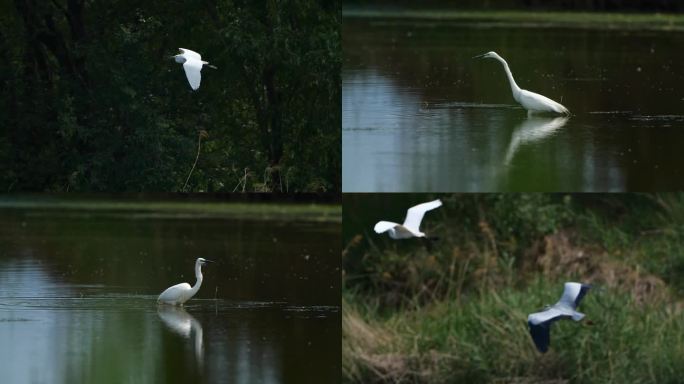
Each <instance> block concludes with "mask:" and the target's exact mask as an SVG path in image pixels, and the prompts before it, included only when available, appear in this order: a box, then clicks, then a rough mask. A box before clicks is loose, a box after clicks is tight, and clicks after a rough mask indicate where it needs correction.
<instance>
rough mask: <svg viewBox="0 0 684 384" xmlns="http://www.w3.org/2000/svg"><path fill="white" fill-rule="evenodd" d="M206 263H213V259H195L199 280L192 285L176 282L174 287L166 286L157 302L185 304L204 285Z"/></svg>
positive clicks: (196, 275) (196, 273) (196, 274)
mask: <svg viewBox="0 0 684 384" xmlns="http://www.w3.org/2000/svg"><path fill="white" fill-rule="evenodd" d="M206 263H213V261H211V260H207V259H203V258H201V257H200V258H198V259H197V260H196V261H195V277H197V281H196V282H195V285H193V286H192V287H191V286H190V284H188V283H180V284H176V285H174V286H172V287H168V288H166V290H165V291H164V292H162V293H161V295H159V298H158V299H157V303H159V304H169V305H183V303H185V302H186V301H188V300H190V298H191V297H193V296H195V294H196V293H197V291H199V289H200V286H201V285H202V280H203V276H202V266H203V265H204V264H206Z"/></svg>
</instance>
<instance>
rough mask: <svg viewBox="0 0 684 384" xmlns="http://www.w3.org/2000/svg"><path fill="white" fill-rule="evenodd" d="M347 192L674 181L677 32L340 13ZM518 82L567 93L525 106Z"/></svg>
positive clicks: (682, 105)
mask: <svg viewBox="0 0 684 384" xmlns="http://www.w3.org/2000/svg"><path fill="white" fill-rule="evenodd" d="M342 36H343V52H344V62H343V70H342V113H343V120H342V125H343V130H342V139H343V147H342V155H343V168H342V170H343V171H342V176H343V188H344V191H345V192H373V191H388V192H389V191H414V192H423V191H426V192H428V191H432V192H438V191H442V192H444V191H467V192H490V191H491V192H495V191H635V190H637V191H652V190H657V191H665V190H675V189H677V190H681V189H682V188H684V169H683V168H682V167H683V165H684V151H682V150H681V149H680V147H681V145H682V143H684V50H682V49H681V47H682V46H684V33H682V32H674V31H641V30H619V29H605V30H602V29H591V28H581V29H580V28H578V29H572V28H567V27H566V28H555V27H549V26H538V25H537V26H529V25H520V26H515V27H512V26H511V25H510V24H507V25H496V24H491V23H485V22H481V23H478V22H469V23H464V22H459V23H457V22H446V21H417V20H408V19H407V20H397V19H386V20H385V19H380V18H377V19H363V18H358V19H357V18H345V19H344V23H343V34H342ZM488 51H496V52H498V53H499V54H500V55H501V56H502V57H504V59H506V60H507V61H508V63H509V65H510V67H511V70H512V72H513V75H514V77H515V79H516V82H517V83H518V85H519V86H520V87H521V88H523V89H528V90H531V91H534V92H538V93H541V94H543V95H545V96H547V97H550V98H551V99H554V100H556V101H558V102H561V103H562V104H564V105H565V106H566V107H568V109H570V111H571V112H572V114H573V115H572V116H571V117H570V118H568V119H559V118H556V119H554V118H548V117H546V118H544V117H536V118H532V119H528V117H527V114H526V111H525V110H524V109H522V107H520V106H518V105H517V104H516V103H515V101H514V100H513V98H512V95H511V90H510V87H509V85H508V81H507V79H506V76H505V74H504V72H503V68H502V66H501V65H500V64H499V63H498V62H496V61H494V60H482V59H479V60H473V59H471V58H472V57H473V56H475V55H478V54H481V53H485V52H488Z"/></svg>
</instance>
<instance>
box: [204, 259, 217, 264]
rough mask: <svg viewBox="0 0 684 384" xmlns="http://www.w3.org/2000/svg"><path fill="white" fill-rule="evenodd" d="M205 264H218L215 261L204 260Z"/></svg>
mask: <svg viewBox="0 0 684 384" xmlns="http://www.w3.org/2000/svg"><path fill="white" fill-rule="evenodd" d="M204 262H205V263H216V262H215V261H213V260H207V259H204Z"/></svg>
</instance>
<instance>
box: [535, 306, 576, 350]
mask: <svg viewBox="0 0 684 384" xmlns="http://www.w3.org/2000/svg"><path fill="white" fill-rule="evenodd" d="M563 317H568V316H567V315H565V314H563V313H562V312H561V311H559V310H557V309H555V308H549V309H547V310H545V311H542V312H536V313H533V314H531V315H529V316H527V325H528V326H529V328H530V336H532V340H534V345H536V346H537V349H538V350H539V352H542V353H544V352H546V351H547V350H548V349H549V343H550V342H551V324H553V322H554V321H556V320H559V319H562V318H563Z"/></svg>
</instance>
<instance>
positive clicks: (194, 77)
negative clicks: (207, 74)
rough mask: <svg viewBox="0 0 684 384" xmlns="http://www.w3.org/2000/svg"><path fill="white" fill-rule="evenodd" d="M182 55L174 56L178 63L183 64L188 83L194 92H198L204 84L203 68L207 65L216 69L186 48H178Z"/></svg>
mask: <svg viewBox="0 0 684 384" xmlns="http://www.w3.org/2000/svg"><path fill="white" fill-rule="evenodd" d="M178 49H179V50H180V51H181V53H179V54H177V55H175V56H173V58H174V60H176V62H177V63H181V64H183V70H184V71H185V76H186V77H187V78H188V83H190V87H191V88H192V90H193V91H196V90H198V89H199V87H200V83H201V82H202V66H204V65H206V66H208V67H211V68H216V67H214V66H212V65H209V63H208V62H206V61H203V60H202V56H201V55H200V54H199V53H197V52H195V51H192V50H189V49H185V48H178Z"/></svg>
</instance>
